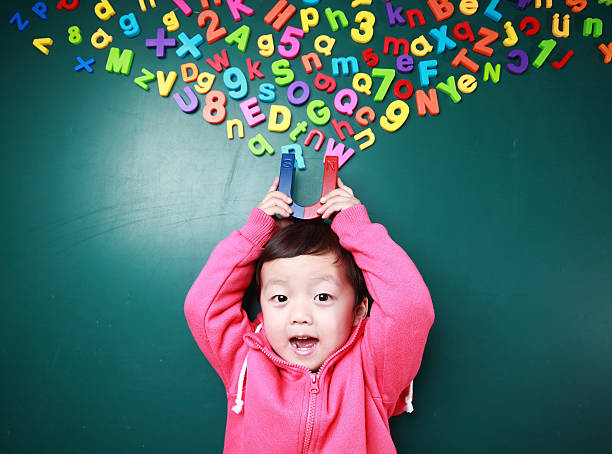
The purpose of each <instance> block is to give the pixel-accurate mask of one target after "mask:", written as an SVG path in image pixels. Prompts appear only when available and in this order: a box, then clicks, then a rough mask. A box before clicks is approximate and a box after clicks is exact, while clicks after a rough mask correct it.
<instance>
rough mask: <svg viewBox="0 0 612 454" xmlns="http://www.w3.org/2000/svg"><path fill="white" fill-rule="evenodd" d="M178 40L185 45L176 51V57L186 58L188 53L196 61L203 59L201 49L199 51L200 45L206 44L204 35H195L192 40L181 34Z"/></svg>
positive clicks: (183, 33)
mask: <svg viewBox="0 0 612 454" xmlns="http://www.w3.org/2000/svg"><path fill="white" fill-rule="evenodd" d="M178 39H179V40H180V41H181V42H182V43H183V45H182V46H181V47H179V48H178V49H176V55H177V56H178V57H179V58H185V55H187V52H189V53H190V54H191V56H192V57H193V58H195V59H196V60H198V59H200V58H202V52H200V49H198V47H199V46H200V44H202V43H203V42H204V38H203V37H202V35H200V34H199V33H196V34H195V35H193V37H192V38H190V37H188V36H187V34H186V33H185V32H181V33H180V34H179V35H178ZM223 50H225V49H223Z"/></svg>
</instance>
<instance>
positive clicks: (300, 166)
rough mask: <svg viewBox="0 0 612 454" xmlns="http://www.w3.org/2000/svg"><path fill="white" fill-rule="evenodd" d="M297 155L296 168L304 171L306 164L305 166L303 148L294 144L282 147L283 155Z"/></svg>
mask: <svg viewBox="0 0 612 454" xmlns="http://www.w3.org/2000/svg"><path fill="white" fill-rule="evenodd" d="M292 151H293V152H294V153H295V166H296V167H297V168H298V169H300V170H304V169H305V168H306V164H304V154H303V153H302V147H300V146H299V145H298V144H297V143H292V144H291V145H283V146H282V147H281V153H291V152H292Z"/></svg>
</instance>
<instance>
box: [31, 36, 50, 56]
mask: <svg viewBox="0 0 612 454" xmlns="http://www.w3.org/2000/svg"><path fill="white" fill-rule="evenodd" d="M32 45H33V46H34V47H36V48H37V49H38V50H39V51H41V52H42V53H43V54H45V55H49V49H47V46H52V45H53V40H52V39H51V38H37V39H35V40H33V41H32Z"/></svg>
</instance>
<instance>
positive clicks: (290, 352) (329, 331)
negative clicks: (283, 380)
mask: <svg viewBox="0 0 612 454" xmlns="http://www.w3.org/2000/svg"><path fill="white" fill-rule="evenodd" d="M335 259H336V258H335V256H334V255H332V254H329V253H328V254H325V255H299V256H297V257H291V258H282V259H275V260H271V261H269V262H266V263H264V264H263V265H262V267H261V293H260V302H261V310H262V313H263V319H264V327H265V333H266V336H267V338H268V341H269V342H270V345H271V346H272V348H273V349H274V351H275V352H276V354H277V355H278V356H280V357H281V358H283V359H284V360H285V361H288V362H290V363H295V364H300V365H303V366H305V367H307V368H309V369H310V370H311V371H316V370H318V369H319V367H321V365H322V364H323V362H324V361H325V360H326V359H327V358H328V357H329V356H330V355H331V354H333V353H334V352H335V351H336V350H338V349H339V348H340V347H342V345H344V343H345V342H346V340H347V339H348V337H349V335H350V333H351V329H352V328H353V326H355V325H357V324H358V323H359V320H360V319H361V318H362V317H363V316H365V314H366V313H367V298H364V300H363V301H362V302H361V303H360V304H359V305H358V306H357V307H356V308H355V309H353V306H354V303H355V296H354V290H353V287H352V286H351V284H350V282H349V281H348V279H347V277H346V273H345V271H344V269H343V268H342V266H341V264H340V263H334V261H335ZM298 337H300V338H307V339H303V340H300V339H296V338H298Z"/></svg>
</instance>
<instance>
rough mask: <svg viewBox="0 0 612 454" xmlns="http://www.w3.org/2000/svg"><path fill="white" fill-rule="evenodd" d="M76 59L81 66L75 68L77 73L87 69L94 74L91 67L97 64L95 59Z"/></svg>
mask: <svg viewBox="0 0 612 454" xmlns="http://www.w3.org/2000/svg"><path fill="white" fill-rule="evenodd" d="M76 59H77V61H78V62H79V64H78V65H76V66H75V67H74V70H75V71H81V70H82V69H85V70H86V71H87V72H88V73H92V72H94V70H93V68H92V67H91V65H92V64H94V63H95V62H96V60H95V59H94V58H90V59H89V60H87V61H85V60H83V59H82V58H81V57H77V58H76Z"/></svg>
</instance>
